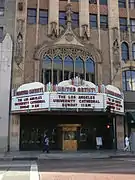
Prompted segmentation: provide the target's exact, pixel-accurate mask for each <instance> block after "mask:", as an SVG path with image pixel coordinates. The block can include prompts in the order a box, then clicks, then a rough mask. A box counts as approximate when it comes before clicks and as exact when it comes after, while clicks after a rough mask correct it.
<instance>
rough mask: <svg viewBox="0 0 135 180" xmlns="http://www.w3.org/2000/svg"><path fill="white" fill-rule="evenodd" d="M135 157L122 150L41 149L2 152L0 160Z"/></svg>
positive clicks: (133, 154)
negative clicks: (75, 150) (68, 150)
mask: <svg viewBox="0 0 135 180" xmlns="http://www.w3.org/2000/svg"><path fill="white" fill-rule="evenodd" d="M128 157H133V158H135V153H132V152H122V151H111V150H110V151H88V152H81V151H78V152H60V151H59V152H56V151H52V152H50V153H49V154H46V153H42V152H41V151H36V152H35V151H25V152H22V151H20V152H9V153H4V154H2V153H0V160H1V161H2V160H8V161H12V160H45V159H53V160H55V159H76V160H79V159H82V158H83V159H105V158H128Z"/></svg>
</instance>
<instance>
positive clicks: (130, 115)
mask: <svg viewBox="0 0 135 180" xmlns="http://www.w3.org/2000/svg"><path fill="white" fill-rule="evenodd" d="M126 119H127V121H128V123H135V111H133V112H126Z"/></svg>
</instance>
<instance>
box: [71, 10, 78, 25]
mask: <svg viewBox="0 0 135 180" xmlns="http://www.w3.org/2000/svg"><path fill="white" fill-rule="evenodd" d="M72 25H73V26H74V27H78V26H79V13H75V12H73V14H72Z"/></svg>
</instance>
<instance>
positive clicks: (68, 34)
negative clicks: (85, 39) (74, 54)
mask: <svg viewBox="0 0 135 180" xmlns="http://www.w3.org/2000/svg"><path fill="white" fill-rule="evenodd" d="M65 39H66V40H67V41H68V42H71V41H73V39H74V36H73V34H72V33H67V34H65Z"/></svg>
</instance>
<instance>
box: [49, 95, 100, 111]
mask: <svg viewBox="0 0 135 180" xmlns="http://www.w3.org/2000/svg"><path fill="white" fill-rule="evenodd" d="M50 108H89V109H93V108H97V109H102V108H103V95H102V94H96V95H70V94H57V93H51V94H50Z"/></svg>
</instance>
